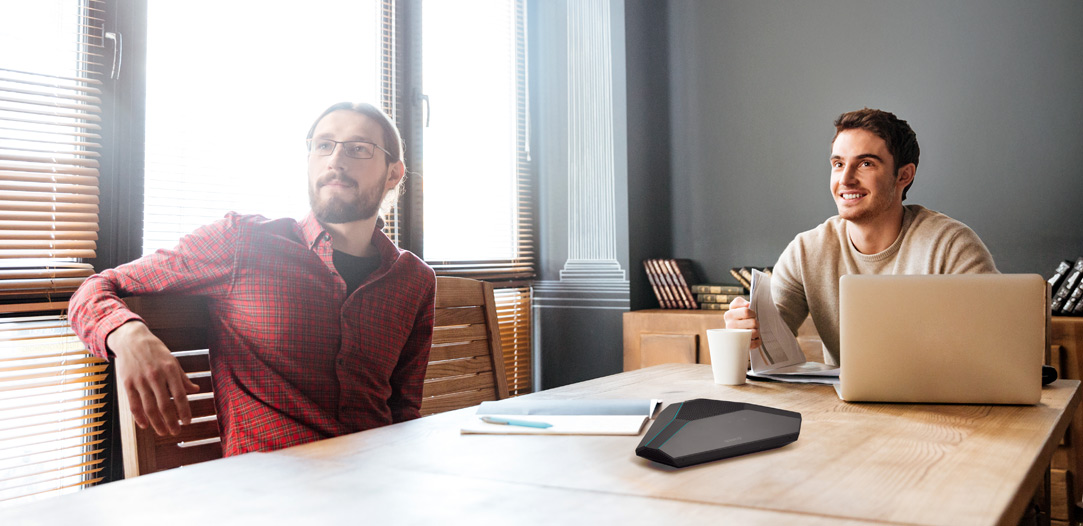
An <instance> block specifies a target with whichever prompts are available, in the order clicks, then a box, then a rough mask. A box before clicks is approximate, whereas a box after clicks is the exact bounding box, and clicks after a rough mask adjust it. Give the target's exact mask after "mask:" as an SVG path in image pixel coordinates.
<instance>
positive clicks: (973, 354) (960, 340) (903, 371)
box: [839, 274, 1049, 404]
mask: <svg viewBox="0 0 1083 526" xmlns="http://www.w3.org/2000/svg"><path fill="white" fill-rule="evenodd" d="M1048 308H1049V307H1048V293H1047V292H1046V282H1045V280H1044V279H1043V278H1042V277H1041V276H1039V275H1037V274H952V275H926V276H862V275H854V276H843V277H842V278H841V279H840V280H839V337H840V342H839V344H840V345H839V361H840V362H841V368H840V371H839V376H840V387H839V397H840V398H842V399H843V400H846V401H853V402H910V403H962V404H1036V403H1038V402H1039V400H1040V399H1041V396H1042V392H1041V391H1042V361H1043V359H1044V357H1045V341H1046V340H1045V327H1046V315H1047V314H1046V313H1047V312H1048Z"/></svg>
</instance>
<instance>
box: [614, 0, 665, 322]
mask: <svg viewBox="0 0 1083 526" xmlns="http://www.w3.org/2000/svg"><path fill="white" fill-rule="evenodd" d="M666 17H667V8H666V4H665V2H658V1H656V0H625V22H624V24H625V31H626V33H625V34H626V38H625V40H626V49H625V52H626V55H627V60H626V64H627V82H628V102H627V103H628V230H629V232H630V239H629V243H628V259H629V261H630V266H629V267H628V281H629V282H630V283H629V284H630V298H629V301H630V305H631V308H632V310H639V309H650V308H657V307H658V300H657V299H656V298H655V296H654V292H652V290H651V287H650V283H648V282H647V274H646V273H645V272H644V271H643V264H642V261H643V260H644V259H650V258H668V257H672V255H673V254H672V252H673V222H672V221H671V217H670V202H671V199H672V194H671V192H670V186H671V182H670V163H671V162H672V160H671V158H670V155H669V145H670V133H671V130H670V127H669V119H670V115H669V112H670V108H669V82H670V79H669V41H668V38H669V37H668V31H667V27H668V24H667V23H666Z"/></svg>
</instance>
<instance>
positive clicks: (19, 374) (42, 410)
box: [0, 316, 107, 506]
mask: <svg viewBox="0 0 1083 526" xmlns="http://www.w3.org/2000/svg"><path fill="white" fill-rule="evenodd" d="M105 369H106V363H105V362H104V361H102V360H100V359H98V358H95V357H92V356H90V355H89V354H87V352H86V351H85V349H84V346H83V344H82V342H80V341H79V339H78V338H77V337H76V336H75V335H74V334H72V332H71V328H70V327H69V326H68V324H67V322H66V321H64V320H58V319H57V318H56V317H55V316H41V317H33V318H16V319H12V318H6V319H0V506H3V505H5V504H9V503H18V502H24V501H25V500H26V499H27V498H33V497H35V496H38V497H40V496H43V495H46V494H47V493H55V492H60V491H63V490H69V491H70V490H75V489H78V488H79V487H81V486H86V485H90V484H95V483H97V482H100V481H101V480H102V477H101V475H100V473H101V471H102V469H103V467H104V466H103V464H104V462H105V456H104V454H103V453H104V449H105V446H104V445H103V443H104V437H103V435H104V433H105V425H106V420H105V409H104V407H105V403H106V400H105V397H106V393H107V391H106V386H105V378H106V371H105Z"/></svg>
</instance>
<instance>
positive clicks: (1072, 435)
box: [1048, 317, 1083, 524]
mask: <svg viewBox="0 0 1083 526" xmlns="http://www.w3.org/2000/svg"><path fill="white" fill-rule="evenodd" d="M1048 361H1049V365H1052V366H1053V367H1055V368H1056V369H1057V372H1058V373H1059V376H1060V377H1061V378H1068V379H1072V380H1080V379H1083V370H1081V369H1080V362H1081V361H1083V318H1070V317H1054V318H1053V321H1052V325H1051V334H1050V348H1049V360H1048ZM1081 473H1083V408H1081V409H1080V410H1079V411H1076V414H1075V417H1074V418H1073V419H1072V423H1071V425H1070V427H1069V428H1068V434H1067V435H1066V436H1065V437H1064V441H1063V442H1061V445H1060V447H1059V448H1057V451H1056V453H1055V454H1054V455H1053V463H1052V465H1051V466H1050V469H1049V479H1050V486H1051V493H1052V499H1051V500H1052V505H1053V507H1052V509H1051V510H1050V512H1051V513H1050V515H1051V518H1052V519H1053V520H1052V523H1053V524H1077V522H1078V521H1079V520H1080V519H1083V517H1080V508H1079V501H1080V497H1081V494H1083V484H1080V481H1079V480H1078V479H1079V477H1080V474H1081Z"/></svg>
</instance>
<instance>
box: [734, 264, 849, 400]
mask: <svg viewBox="0 0 1083 526" xmlns="http://www.w3.org/2000/svg"><path fill="white" fill-rule="evenodd" d="M749 294H750V297H751V301H750V303H751V305H749V308H751V309H752V310H753V311H755V313H756V319H757V320H758V321H759V323H760V346H759V348H757V349H751V350H750V351H749V363H750V364H751V365H752V372H751V373H749V376H752V377H761V378H768V379H771V380H778V381H782V382H797V383H824V384H837V383H838V382H839V368H838V367H831V366H829V365H827V364H823V363H818V362H809V361H806V360H805V353H803V352H801V346H800V345H798V344H797V338H796V337H794V335H793V333H792V332H790V327H789V326H787V325H786V322H785V321H783V320H782V315H781V314H779V312H778V307H776V306H775V301H774V299H773V298H771V276H768V275H767V274H764V273H763V272H760V271H758V270H753V271H752V290H751V291H750V292H749Z"/></svg>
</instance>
